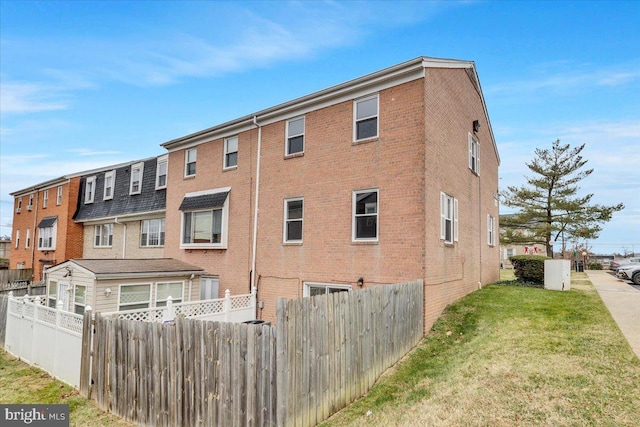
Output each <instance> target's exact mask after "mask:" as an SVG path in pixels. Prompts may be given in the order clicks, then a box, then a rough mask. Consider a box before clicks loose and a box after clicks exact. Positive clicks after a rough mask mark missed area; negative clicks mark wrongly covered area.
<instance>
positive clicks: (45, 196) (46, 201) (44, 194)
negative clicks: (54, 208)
mask: <svg viewBox="0 0 640 427" xmlns="http://www.w3.org/2000/svg"><path fill="white" fill-rule="evenodd" d="M48 204H49V189H46V190H44V191H43V192H42V207H43V208H46V207H47V205H48Z"/></svg>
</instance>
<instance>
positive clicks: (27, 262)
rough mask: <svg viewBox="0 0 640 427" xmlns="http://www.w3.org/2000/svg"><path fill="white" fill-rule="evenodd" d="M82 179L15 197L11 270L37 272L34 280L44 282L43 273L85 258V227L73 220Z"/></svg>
mask: <svg viewBox="0 0 640 427" xmlns="http://www.w3.org/2000/svg"><path fill="white" fill-rule="evenodd" d="M79 185H80V178H79V177H78V176H77V175H67V176H63V177H60V178H56V179H52V180H49V181H45V182H43V183H40V184H37V185H34V186H32V187H29V188H25V189H23V190H19V191H16V192H13V193H11V195H12V196H13V198H14V209H13V230H12V233H13V236H12V238H13V239H14V240H13V247H12V248H11V257H10V260H9V268H10V269H17V268H33V280H34V281H42V280H44V276H43V270H44V268H45V267H48V266H52V265H54V264H56V263H58V262H61V261H64V260H66V259H69V258H75V257H79V256H81V255H82V239H83V228H82V225H79V224H76V223H75V222H74V221H73V219H72V217H73V213H74V212H75V209H76V204H77V201H78V188H79Z"/></svg>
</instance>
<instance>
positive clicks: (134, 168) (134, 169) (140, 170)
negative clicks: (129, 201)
mask: <svg viewBox="0 0 640 427" xmlns="http://www.w3.org/2000/svg"><path fill="white" fill-rule="evenodd" d="M136 174H137V175H138V177H139V179H138V180H137V182H138V187H137V188H136V187H135V183H136V181H134V176H135V175H136ZM143 174H144V163H143V162H140V163H136V164H134V165H131V180H130V182H129V195H133V194H140V193H142V177H143Z"/></svg>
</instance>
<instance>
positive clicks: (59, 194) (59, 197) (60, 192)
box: [56, 185, 62, 205]
mask: <svg viewBox="0 0 640 427" xmlns="http://www.w3.org/2000/svg"><path fill="white" fill-rule="evenodd" d="M61 204H62V185H59V186H58V194H57V195H56V205H61Z"/></svg>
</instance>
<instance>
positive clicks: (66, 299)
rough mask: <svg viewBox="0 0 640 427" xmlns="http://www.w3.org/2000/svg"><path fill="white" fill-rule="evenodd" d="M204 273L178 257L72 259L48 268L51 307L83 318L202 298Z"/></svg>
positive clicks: (48, 303)
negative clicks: (88, 308)
mask: <svg viewBox="0 0 640 427" xmlns="http://www.w3.org/2000/svg"><path fill="white" fill-rule="evenodd" d="M201 274H202V269H200V268H198V267H194V266H192V265H189V264H186V263H184V262H181V261H177V260H173V259H162V258H159V259H158V258H154V259H145V260H141V259H135V260H122V259H72V260H69V261H65V262H62V263H60V264H57V265H55V266H53V267H51V268H49V269H48V270H47V296H46V298H47V305H49V306H50V307H56V306H57V302H58V300H61V301H62V308H63V309H64V310H67V311H72V312H75V313H78V314H83V313H84V310H85V307H86V306H87V305H89V306H91V308H92V309H93V310H95V311H100V312H109V311H124V310H135V309H144V308H151V307H160V306H163V305H166V303H167V298H168V297H169V296H171V298H172V299H173V302H175V303H178V302H186V301H192V300H197V299H200V284H199V278H200V275H201Z"/></svg>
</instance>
